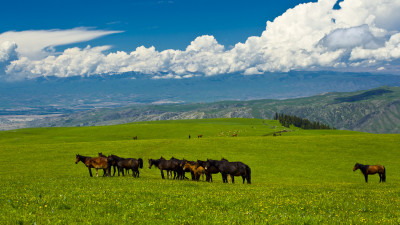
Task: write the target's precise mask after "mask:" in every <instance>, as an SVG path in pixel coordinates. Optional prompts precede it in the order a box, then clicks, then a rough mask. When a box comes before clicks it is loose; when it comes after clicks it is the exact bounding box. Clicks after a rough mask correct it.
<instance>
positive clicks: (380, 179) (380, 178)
mask: <svg viewBox="0 0 400 225" xmlns="http://www.w3.org/2000/svg"><path fill="white" fill-rule="evenodd" d="M378 175H379V183H380V182H382V174H380V173H378Z"/></svg>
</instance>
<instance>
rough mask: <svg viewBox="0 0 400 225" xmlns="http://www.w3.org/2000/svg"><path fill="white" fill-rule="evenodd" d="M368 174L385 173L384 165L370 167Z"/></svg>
mask: <svg viewBox="0 0 400 225" xmlns="http://www.w3.org/2000/svg"><path fill="white" fill-rule="evenodd" d="M367 171H368V174H375V173H384V172H385V167H384V166H382V165H370V166H368V169H367Z"/></svg>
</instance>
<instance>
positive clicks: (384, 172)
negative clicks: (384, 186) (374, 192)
mask: <svg viewBox="0 0 400 225" xmlns="http://www.w3.org/2000/svg"><path fill="white" fill-rule="evenodd" d="M382 180H383V182H386V167H383V177H382Z"/></svg>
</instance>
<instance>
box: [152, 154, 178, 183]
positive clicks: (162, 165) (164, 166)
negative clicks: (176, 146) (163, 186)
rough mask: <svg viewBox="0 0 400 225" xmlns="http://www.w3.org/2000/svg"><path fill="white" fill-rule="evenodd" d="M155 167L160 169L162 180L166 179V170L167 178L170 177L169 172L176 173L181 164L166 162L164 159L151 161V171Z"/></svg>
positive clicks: (173, 161) (172, 161) (171, 161)
mask: <svg viewBox="0 0 400 225" xmlns="http://www.w3.org/2000/svg"><path fill="white" fill-rule="evenodd" d="M153 165H154V166H155V167H157V168H158V169H160V171H161V178H162V179H165V177H164V170H166V171H167V176H169V175H168V174H169V172H171V171H176V170H178V167H179V164H178V163H177V162H176V161H175V160H166V159H164V158H163V157H161V158H160V159H149V169H151V167H152V166H153ZM171 177H172V176H171ZM168 178H169V177H168Z"/></svg>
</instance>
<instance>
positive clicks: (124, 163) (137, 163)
mask: <svg viewBox="0 0 400 225" xmlns="http://www.w3.org/2000/svg"><path fill="white" fill-rule="evenodd" d="M117 165H118V176H119V173H120V172H122V176H124V169H126V170H127V171H128V170H132V176H133V177H139V168H143V160H142V159H141V158H139V159H133V158H128V159H123V160H119V161H118V162H117Z"/></svg>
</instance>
